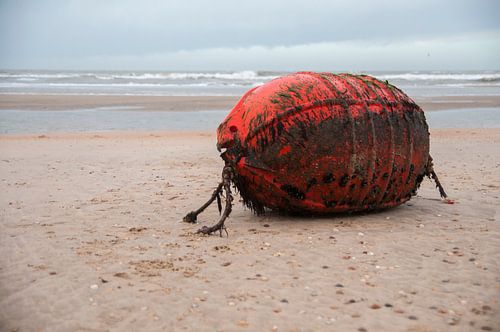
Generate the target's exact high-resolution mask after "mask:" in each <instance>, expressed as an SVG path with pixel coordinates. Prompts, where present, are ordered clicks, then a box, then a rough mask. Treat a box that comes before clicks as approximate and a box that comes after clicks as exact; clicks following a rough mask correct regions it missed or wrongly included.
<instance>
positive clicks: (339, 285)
mask: <svg viewBox="0 0 500 332" xmlns="http://www.w3.org/2000/svg"><path fill="white" fill-rule="evenodd" d="M335 287H344V285H342V284H336V285H335Z"/></svg>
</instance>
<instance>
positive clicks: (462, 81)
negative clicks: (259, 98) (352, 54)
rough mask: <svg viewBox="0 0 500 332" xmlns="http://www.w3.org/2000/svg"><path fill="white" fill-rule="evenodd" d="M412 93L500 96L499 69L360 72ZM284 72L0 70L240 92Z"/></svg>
mask: <svg viewBox="0 0 500 332" xmlns="http://www.w3.org/2000/svg"><path fill="white" fill-rule="evenodd" d="M360 73H362V74H369V75H373V76H375V77H377V78H379V79H380V80H383V81H388V82H389V83H391V84H393V85H395V86H397V87H399V88H400V89H402V90H403V91H404V92H405V93H407V94H408V95H409V96H410V97H421V96H458V95H460V96H464V95H469V96H480V95H481V96H484V95H496V96H498V95H500V71H456V72H446V71H421V72H405V71H399V72H360ZM286 74H288V73H287V72H272V71H236V72H211V71H207V72H167V71H159V72H125V71H118V72H117V71H114V72H111V71H95V72H81V71H63V72H61V71H0V95H1V94H71V95H155V96H240V95H242V94H243V93H244V92H245V91H247V90H248V89H250V88H252V87H254V86H259V85H262V84H264V83H265V82H268V81H269V80H271V79H273V78H276V77H278V76H281V75H286Z"/></svg>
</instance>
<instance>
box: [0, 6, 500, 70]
mask: <svg viewBox="0 0 500 332" xmlns="http://www.w3.org/2000/svg"><path fill="white" fill-rule="evenodd" d="M0 68H4V69H8V68H19V69H85V70H89V69H108V70H117V69H124V70H140V69H144V70H247V69H253V70H306V69H310V70H426V69H431V70H453V69H455V70H464V69H500V1H495V0H491V1H486V0H469V1H466V0H443V1H439V0H418V1H417V0H411V1H404V0H394V1H393V0H386V1H369V0H366V1H354V0H351V1H332V0H317V1H315V0H301V1H292V0H283V1H282V0H277V1H273V0H251V1H248V0H245V1H238V0H232V1H225V0H221V1H218V0H211V1H209V0H207V1H202V0H164V1H159V0H158V1H155V0H137V1H132V0H116V1H114V0H108V1H106V0H95V1H94V0H79V1H78V0H73V1H72V0H66V1H63V0H61V1H53V0H32V1H23V0H12V1H8V0H0Z"/></svg>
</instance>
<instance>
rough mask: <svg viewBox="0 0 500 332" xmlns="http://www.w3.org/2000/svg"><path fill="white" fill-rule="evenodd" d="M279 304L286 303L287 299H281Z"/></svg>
mask: <svg viewBox="0 0 500 332" xmlns="http://www.w3.org/2000/svg"><path fill="white" fill-rule="evenodd" d="M280 302H281V303H288V300H287V299H281V301H280Z"/></svg>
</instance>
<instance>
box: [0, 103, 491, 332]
mask: <svg viewBox="0 0 500 332" xmlns="http://www.w3.org/2000/svg"><path fill="white" fill-rule="evenodd" d="M2 100H3V103H5V98H2ZM499 146H500V130H499V129H481V130H475V129H461V130H458V129H450V130H432V132H431V151H432V155H433V157H434V159H435V164H436V171H437V172H438V174H439V176H440V178H441V180H442V182H443V184H444V186H445V188H446V189H447V191H448V192H449V195H450V196H451V197H452V198H453V199H455V200H456V204H454V205H449V204H444V203H442V202H441V201H440V200H439V195H438V193H437V191H436V190H435V188H434V186H433V184H432V183H431V182H430V181H428V180H425V181H424V183H423V186H422V188H421V189H420V191H419V195H418V196H417V197H414V198H413V199H412V200H411V201H410V202H408V203H407V204H404V205H403V206H400V207H398V208H395V209H391V210H387V211H384V212H380V213H371V214H361V215H350V216H349V215H341V216H331V217H323V218H304V217H292V216H282V215H277V214H274V213H269V214H267V215H265V216H262V217H257V216H255V215H253V214H252V213H251V212H250V211H248V210H245V209H244V208H243V207H242V205H241V204H239V203H237V204H236V205H235V208H234V212H233V214H232V215H231V217H230V219H229V220H228V223H227V226H228V231H229V237H219V236H210V237H202V236H199V235H196V234H194V232H195V231H196V230H197V229H198V228H199V227H200V226H201V225H208V224H211V223H213V222H214V221H216V219H217V217H218V212H217V208H216V207H215V206H212V207H211V208H209V209H208V210H207V212H206V213H205V214H203V215H202V216H201V217H200V223H199V224H198V225H191V224H185V223H182V222H181V220H182V217H183V216H184V215H185V213H186V212H188V211H190V210H192V209H193V208H197V207H198V206H199V205H200V204H201V203H203V202H204V201H205V199H206V198H207V197H208V196H209V195H210V193H211V192H212V190H213V189H214V187H215V185H216V183H217V181H218V180H219V176H220V171H221V167H222V162H221V160H220V158H219V156H218V154H217V151H216V149H215V136H214V135H213V133H206V132H187V133H176V132H163V133H160V132H155V133H148V132H145V133H84V134H47V135H34V136H30V135H25V136H13V135H10V136H1V137H0V151H1V155H2V157H1V160H0V175H1V183H0V190H1V192H2V194H1V195H0V207H1V214H0V218H1V222H0V247H1V250H2V253H3V254H2V255H1V258H0V330H2V331H117V330H131V331H133V330H136V331H137V330H150V331H170V330H183V331H321V330H323V331H331V330H336V331H381V330H388V331H414V332H415V331H476V330H477V331H481V330H483V331H495V330H498V328H499V326H500V318H499V317H500V314H499V312H500V311H499V309H500V305H499V302H498V301H499V295H500V278H499V277H500V266H499V263H498V262H499V261H500V227H499V210H500V208H499V206H500V170H499V168H500V164H499V160H500V149H499Z"/></svg>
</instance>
